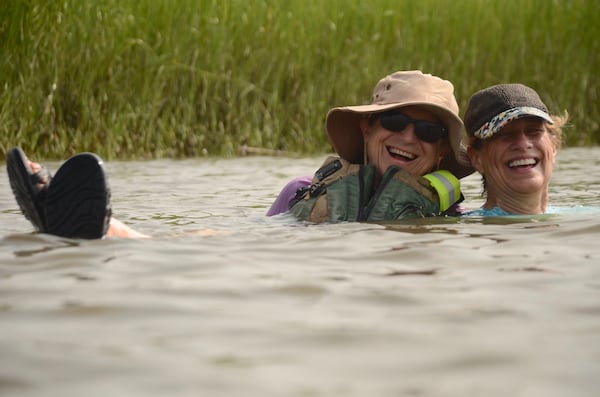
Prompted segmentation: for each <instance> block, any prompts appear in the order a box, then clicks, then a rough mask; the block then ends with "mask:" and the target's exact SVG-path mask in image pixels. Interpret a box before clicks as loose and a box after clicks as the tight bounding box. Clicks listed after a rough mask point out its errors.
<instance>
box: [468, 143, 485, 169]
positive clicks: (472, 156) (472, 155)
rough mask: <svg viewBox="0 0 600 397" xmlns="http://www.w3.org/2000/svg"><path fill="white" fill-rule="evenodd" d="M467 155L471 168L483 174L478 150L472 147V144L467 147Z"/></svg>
mask: <svg viewBox="0 0 600 397" xmlns="http://www.w3.org/2000/svg"><path fill="white" fill-rule="evenodd" d="M467 155H468V156H469V161H470V162H471V165H472V166H473V168H475V169H476V170H477V172H479V173H480V174H481V175H483V174H484V173H483V162H482V161H481V153H480V151H479V150H475V149H473V147H472V146H469V147H467Z"/></svg>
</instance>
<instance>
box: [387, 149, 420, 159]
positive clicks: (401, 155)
mask: <svg viewBox="0 0 600 397" xmlns="http://www.w3.org/2000/svg"><path fill="white" fill-rule="evenodd" d="M387 150H388V153H389V154H390V156H392V157H393V158H395V159H398V160H402V161H413V160H414V159H416V158H417V155H416V154H414V153H410V152H405V151H404V150H400V149H398V148H395V147H391V146H388V147H387Z"/></svg>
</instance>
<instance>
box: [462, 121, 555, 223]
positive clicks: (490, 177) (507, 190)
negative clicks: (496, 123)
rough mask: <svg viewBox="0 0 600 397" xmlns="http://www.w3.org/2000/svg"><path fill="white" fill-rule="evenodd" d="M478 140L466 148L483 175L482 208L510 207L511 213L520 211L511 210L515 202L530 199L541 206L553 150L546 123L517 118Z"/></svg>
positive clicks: (551, 166)
mask: <svg viewBox="0 0 600 397" xmlns="http://www.w3.org/2000/svg"><path fill="white" fill-rule="evenodd" d="M479 143H480V144H481V145H480V146H479V147H477V148H475V147H473V146H471V147H470V148H469V157H470V159H471V163H472V164H473V166H474V167H475V169H476V170H477V171H479V173H480V174H481V175H483V176H484V177H485V181H486V185H487V190H488V193H487V201H486V207H487V208H493V207H498V206H499V207H501V208H503V209H505V210H506V209H507V208H510V207H513V208H512V212H515V213H520V212H517V211H516V210H515V208H516V207H518V206H519V203H520V202H524V201H526V200H527V199H533V200H537V201H538V202H539V203H540V206H541V208H542V209H545V206H546V201H547V197H548V185H549V183H550V177H551V176H552V170H553V168H554V161H555V158H556V151H557V148H556V145H555V143H554V141H553V140H552V138H551V136H550V134H549V132H548V129H547V127H546V123H545V122H544V121H543V120H542V119H539V118H537V117H524V118H520V119H517V120H514V121H511V122H510V123H508V124H507V125H506V126H504V128H502V130H501V131H500V132H499V133H497V134H496V135H494V136H493V137H492V138H489V139H484V140H481V141H479ZM541 212H543V210H542V211H541Z"/></svg>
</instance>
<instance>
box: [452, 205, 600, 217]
mask: <svg viewBox="0 0 600 397" xmlns="http://www.w3.org/2000/svg"><path fill="white" fill-rule="evenodd" d="M598 212H600V207H592V206H580V207H548V208H546V212H545V214H594V213H596V214H597V213H598ZM461 216H473V217H487V216H490V217H491V216H519V214H511V213H510V212H506V211H504V210H503V209H502V208H499V207H494V208H492V209H489V210H488V209H487V208H478V209H476V210H471V211H466V212H463V213H462V214H461ZM520 216H522V215H520Z"/></svg>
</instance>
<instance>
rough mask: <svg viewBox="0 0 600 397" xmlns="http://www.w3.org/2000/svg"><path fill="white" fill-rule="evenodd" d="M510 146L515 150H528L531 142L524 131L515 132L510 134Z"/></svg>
mask: <svg viewBox="0 0 600 397" xmlns="http://www.w3.org/2000/svg"><path fill="white" fill-rule="evenodd" d="M511 137H512V145H513V146H514V147H517V148H528V147H531V140H530V139H529V136H528V135H527V134H526V133H525V131H522V130H521V131H517V132H515V133H513V134H511Z"/></svg>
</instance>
